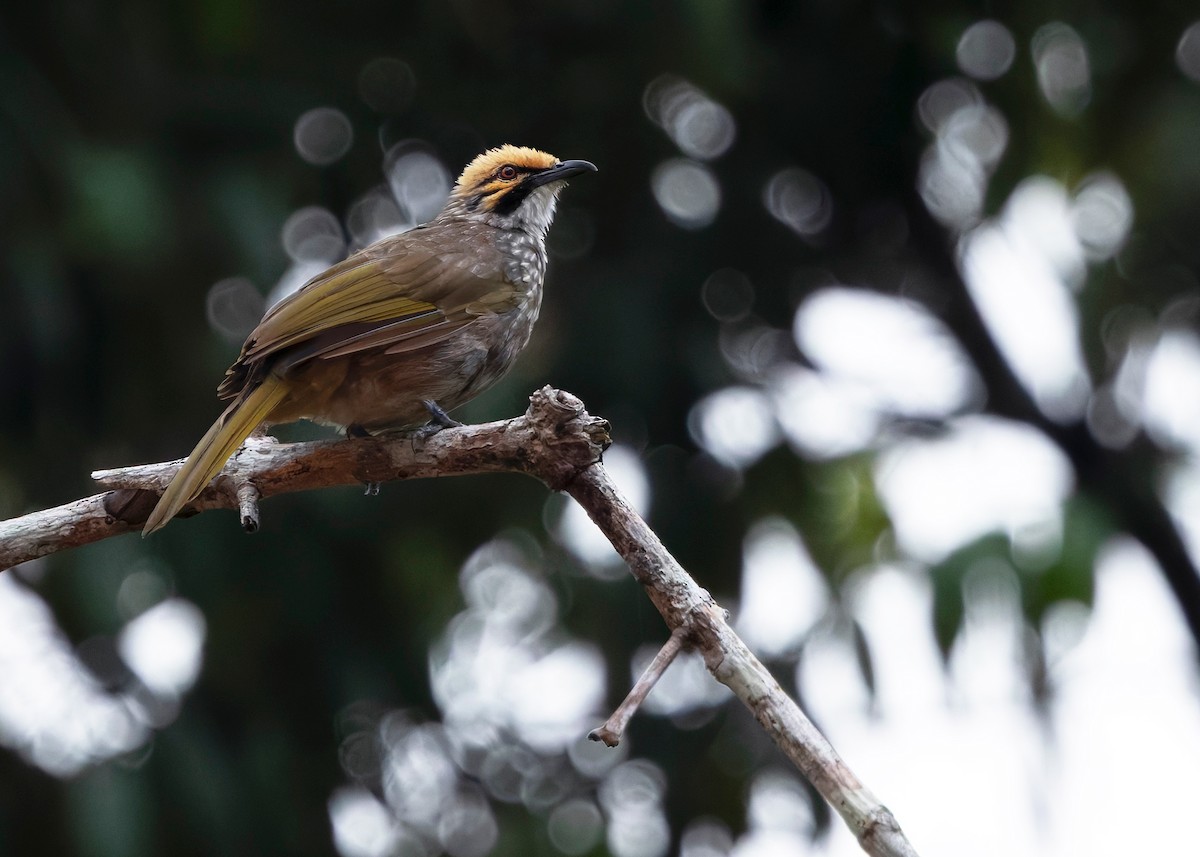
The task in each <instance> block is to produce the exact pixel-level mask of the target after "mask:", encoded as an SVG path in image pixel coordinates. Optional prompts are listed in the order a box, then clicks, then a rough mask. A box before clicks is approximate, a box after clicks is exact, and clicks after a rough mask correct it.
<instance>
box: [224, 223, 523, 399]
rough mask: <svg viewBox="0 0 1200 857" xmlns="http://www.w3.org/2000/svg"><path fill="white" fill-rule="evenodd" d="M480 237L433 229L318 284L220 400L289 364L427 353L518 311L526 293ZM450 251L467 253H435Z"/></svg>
mask: <svg viewBox="0 0 1200 857" xmlns="http://www.w3.org/2000/svg"><path fill="white" fill-rule="evenodd" d="M460 231H463V230H460ZM473 232H474V230H465V231H463V234H447V232H446V230H445V229H442V230H439V229H436V228H435V227H432V226H431V227H426V228H424V229H421V230H415V231H414V232H410V233H404V234H402V235H397V236H395V237H393V238H389V239H385V240H383V241H380V242H378V243H376V244H373V245H371V246H370V247H367V248H365V249H363V250H361V251H359V252H358V253H355V254H354V255H353V256H350V257H349V258H347V259H346V260H345V261H343V262H340V263H338V264H337V265H334V266H333V267H331V268H330V269H329V270H327V271H325V272H323V273H321V274H319V275H317V276H316V277H314V278H313V279H311V280H309V281H308V282H307V283H306V284H305V285H304V286H302V287H301V288H300V289H299V290H298V291H296V292H294V293H293V294H291V295H289V296H288V297H287V298H285V299H283V300H282V301H280V302H279V303H278V304H276V305H275V306H274V307H272V308H271V309H270V310H269V311H268V312H267V314H266V315H265V316H264V317H263V320H262V321H261V322H260V323H259V325H258V327H256V328H255V329H254V331H253V332H252V333H251V334H250V336H249V337H248V338H247V340H246V344H245V345H244V346H243V347H242V353H241V356H240V357H239V358H238V360H237V362H236V363H234V365H233V366H231V367H230V369H229V371H228V372H227V373H226V377H225V380H224V381H223V382H222V383H221V386H220V387H219V388H218V390H217V393H218V395H220V396H221V397H222V398H230V397H232V396H235V395H237V393H238V392H239V391H240V390H241V389H242V387H243V386H244V385H245V383H246V382H247V380H248V379H250V378H251V377H253V376H255V375H257V374H258V373H259V372H261V371H263V370H265V368H266V367H267V366H268V365H274V364H275V363H276V361H277V360H279V359H285V360H286V361H287V365H288V366H289V367H290V366H295V365H296V364H298V363H301V362H304V361H306V360H313V359H319V358H332V357H340V356H344V355H346V354H351V353H354V352H355V351H361V350H364V349H369V348H386V349H387V350H389V351H393V352H395V351H404V350H408V349H411V348H419V347H423V346H427V345H430V344H433V343H435V342H438V341H440V340H442V339H444V338H445V337H448V336H450V335H451V334H453V333H455V332H456V331H458V330H460V329H461V328H463V327H464V326H466V325H467V324H470V323H471V322H473V321H474V320H475V319H477V318H479V317H480V316H481V315H485V314H488V313H496V312H504V311H505V310H508V309H511V308H512V307H514V306H516V303H517V299H518V293H517V289H516V288H515V287H514V286H513V285H512V284H511V283H509V282H508V281H507V280H506V279H505V278H504V277H503V276H502V275H501V273H500V265H499V264H498V260H496V261H497V264H487V263H486V259H485V258H482V257H484V256H486V254H487V253H488V252H489V251H490V252H491V253H495V250H492V249H490V248H489V247H488V246H487V244H486V243H485V242H482V243H481V242H479V241H478V240H477V239H478V237H479V236H476V235H474V234H473ZM439 233H441V234H440V235H439ZM447 244H449V245H452V246H456V247H457V248H458V249H456V250H453V251H445V250H443V251H441V252H439V251H438V250H436V249H435V248H436V247H438V246H439V245H441V246H445V245H447Z"/></svg>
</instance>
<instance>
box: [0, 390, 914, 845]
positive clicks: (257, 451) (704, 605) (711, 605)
mask: <svg viewBox="0 0 1200 857" xmlns="http://www.w3.org/2000/svg"><path fill="white" fill-rule="evenodd" d="M608 444H609V436H608V423H607V422H606V421H605V420H602V419H599V418H596V417H592V416H591V415H589V414H588V412H587V411H586V410H585V409H584V407H583V403H582V402H581V401H579V399H577V398H576V397H575V396H572V395H571V394H570V393H565V392H562V391H559V390H553V389H551V388H549V387H544V388H542V389H541V390H539V391H538V392H536V393H534V395H533V396H531V397H530V405H529V410H528V411H527V412H526V413H525V414H524V415H523V416H520V417H516V418H514V419H511V420H504V421H502V422H494V423H485V424H483V425H475V426H463V427H461V428H451V429H445V430H443V431H441V432H438V433H437V434H435V435H433V436H432V437H428V438H426V439H424V440H417V439H415V438H412V437H407V436H396V437H391V438H363V439H357V438H356V439H347V440H335V441H318V442H313V443H293V444H280V443H276V442H275V441H273V440H271V439H269V438H258V437H255V438H251V439H250V440H249V441H247V443H246V445H245V446H243V447H242V449H241V450H239V451H238V452H237V454H235V455H234V457H233V458H232V459H230V461H229V463H228V464H227V465H226V466H225V469H224V470H223V471H222V472H221V475H220V476H218V477H217V479H215V480H214V482H213V484H212V485H210V486H209V487H208V488H206V489H205V490H204V492H203V493H202V494H201V495H200V496H199V497H197V498H196V500H195V501H193V502H192V503H191V504H190V505H188V506H187V507H186V508H185V509H184V514H195V513H197V512H202V511H204V510H206V509H217V508H229V509H238V510H239V517H240V519H241V523H242V526H243V527H245V528H246V529H248V530H253V529H256V528H257V527H258V525H259V507H258V506H259V501H260V500H262V499H265V498H268V497H271V496H274V495H275V494H283V493H287V492H291V491H306V490H309V489H313V488H324V487H329V486H333V485H349V484H354V483H367V484H370V483H376V482H387V481H391V480H397V479H415V478H423V477H431V476H456V475H466V474H472V473H497V472H517V473H525V474H528V475H530V476H534V477H536V478H537V479H540V480H541V481H542V482H544V483H545V484H546V485H547V486H548V487H549V488H551V489H552V490H555V491H566V492H567V493H569V494H570V495H571V496H572V497H573V498H574V499H575V500H576V501H577V502H578V503H579V504H580V505H582V506H583V508H584V509H585V510H587V513H588V514H589V515H590V516H591V518H592V520H593V521H595V522H596V524H597V525H598V526H599V527H600V529H601V530H602V531H603V532H604V535H605V536H606V537H607V538H608V539H609V541H611V542H612V544H613V546H614V547H615V548H616V549H617V552H618V553H620V554H621V556H622V557H623V558H624V559H625V561H626V562H627V563H628V564H629V568H630V571H632V572H633V576H634V577H635V578H636V579H637V581H638V582H639V583H641V584H642V586H643V587H644V588H645V590H646V593H647V594H648V595H649V597H650V600H651V601H653V602H654V605H655V607H657V608H658V610H659V612H660V613H661V614H662V616H663V618H664V619H665V620H666V623H667V625H668V627H669V628H670V629H671V631H672V637H673V639H674V640H675V641H676V644H674V645H672V646H670V647H669V655H670V656H671V657H673V654H674V652H675V651H677V649H678V647H679V646H681V645H684V644H685V643H686V645H689V646H691V647H694V648H695V649H696V650H697V651H699V652H700V653H701V654H702V655H703V657H704V660H705V663H706V664H707V665H708V668H709V671H710V672H712V674H713V675H714V676H715V677H716V678H717V680H718V681H720V682H722V683H723V684H725V685H726V686H728V687H729V688H730V689H731V690H732V691H733V692H734V694H735V695H737V697H738V698H739V699H741V700H742V702H744V703H745V704H746V706H747V707H748V708H749V709H750V710H751V712H753V714H754V716H755V718H757V720H758V722H759V723H760V724H761V725H762V727H763V728H764V729H765V730H766V731H767V734H768V735H770V737H771V738H772V740H774V741H775V743H776V744H778V745H779V747H780V749H782V750H783V752H784V754H785V755H786V756H787V757H788V758H789V759H790V760H791V761H792V762H793V763H794V764H795V765H796V767H798V768H799V769H800V771H801V772H802V773H803V774H804V775H805V776H806V777H807V778H808V779H809V781H810V782H811V783H812V784H813V785H814V786H815V787H816V789H817V790H818V791H819V792H820V793H821V794H822V795H823V796H824V797H825V799H826V800H827V801H829V803H830V805H831V806H833V808H834V809H835V810H837V812H838V814H839V815H841V817H842V818H843V819H844V820H845V822H846V824H847V825H848V826H849V827H850V829H851V830H852V831H853V832H854V834H855V835H856V836H857V837H858V841H859V842H860V843H861V845H862V847H863V849H864V851H866V852H867V853H868V854H871V855H875V856H876V857H885V855H886V857H915V855H916V852H915V851H914V850H913V848H912V846H911V845H909V843H908V840H907V839H905V837H904V834H903V833H902V832H901V830H900V827H899V825H898V824H897V823H896V820H895V818H894V817H893V816H892V814H891V812H889V811H888V809H887V808H886V807H885V806H883V805H882V804H881V803H880V802H879V801H878V800H877V799H876V798H875V796H874V795H872V794H871V792H870V791H869V790H868V789H867V788H866V787H865V786H864V785H863V784H862V783H861V782H859V780H858V778H857V777H856V776H855V775H854V773H853V772H852V771H851V770H850V769H849V768H848V767H846V764H845V763H844V762H843V761H842V760H841V758H840V757H839V756H838V754H837V752H836V751H835V750H834V749H833V747H832V746H831V745H830V744H829V742H828V741H826V740H825V738H824V736H822V735H821V733H820V732H819V731H817V728H816V727H815V726H813V724H812V723H811V722H810V721H809V719H808V718H807V717H805V715H804V713H803V712H802V711H801V710H800V708H799V706H797V705H796V703H795V702H794V701H793V700H792V699H791V698H789V697H788V695H787V694H786V693H784V691H783V689H782V688H781V687H780V686H779V683H778V682H776V681H775V679H774V678H773V677H772V676H771V674H770V672H768V671H767V668H766V667H765V666H763V664H762V663H761V662H760V661H759V660H758V659H757V658H756V657H755V656H754V655H753V653H751V652H750V650H749V649H748V648H747V647H746V644H745V643H743V642H742V640H741V638H739V637H738V636H737V634H736V633H734V631H733V629H732V628H731V627H730V626H729V623H728V622H727V620H726V615H725V611H724V610H722V609H721V607H720V606H719V605H718V604H717V603H716V602H715V601H714V600H713V598H712V596H710V595H709V594H708V593H707V592H706V591H704V590H703V589H701V588H700V587H699V586H697V585H696V582H695V581H694V580H692V578H691V577H690V576H689V575H688V573H687V572H686V571H684V569H683V568H682V566H680V565H679V563H678V562H677V561H676V560H675V558H674V557H673V556H671V554H670V553H669V552H668V551H667V549H666V548H665V547H664V546H663V544H662V542H661V541H659V539H658V536H656V535H655V534H654V532H653V530H651V529H650V527H649V525H648V524H647V523H646V522H645V521H644V520H643V519H642V518H641V516H640V515H638V513H637V512H636V511H635V510H634V509H633V507H631V506H630V505H629V503H628V502H627V501H626V500H625V498H624V497H623V496H622V495H621V493H620V491H618V490H617V488H616V486H615V485H614V484H613V482H612V480H611V479H610V478H609V476H608V473H607V471H606V470H605V469H604V466H603V465H602V464H601V463H600V457H601V454H602V453H603V452H604V450H605V449H606V448H607V447H608ZM180 464H181V462H179V461H173V462H164V463H160V464H147V465H143V466H138V467H124V468H120V469H117V470H105V471H101V472H98V473H94V474H93V477H94V478H95V479H96V481H97V482H99V483H100V484H101V485H102V486H105V487H106V488H108V489H109V490H108V491H106V492H105V493H103V494H97V495H95V496H92V497H87V498H84V499H82V500H76V501H75V502H73V503H68V504H66V505H64V506H58V507H56V508H53V509H46V510H44V511H41V512H34V513H32V514H30V515H25V516H24V517H21V518H14V519H13V520H10V521H5V522H3V523H0V568H9V567H11V566H13V565H16V564H18V563H21V562H25V561H26V560H30V559H33V558H35V557H39V556H45V555H46V554H50V553H54V552H56V551H60V550H65V549H66V548H71V547H77V546H79V545H84V544H88V543H90V542H94V541H99V540H101V539H104V538H108V537H109V536H115V535H119V534H121V533H126V532H130V531H133V530H138V529H140V528H141V526H142V524H143V523H144V522H145V520H146V517H147V516H148V515H149V514H150V511H151V509H153V508H154V504H155V502H156V500H157V498H158V495H159V494H160V493H161V492H162V490H163V489H164V488H165V487H166V485H167V483H168V482H169V481H170V480H171V477H172V476H173V475H174V474H175V471H176V470H178V469H179V466H180ZM664 658H665V661H666V662H668V663H669V660H670V657H668V656H664ZM663 666H664V667H665V663H664V665H663Z"/></svg>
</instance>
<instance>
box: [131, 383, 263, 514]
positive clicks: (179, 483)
mask: <svg viewBox="0 0 1200 857" xmlns="http://www.w3.org/2000/svg"><path fill="white" fill-rule="evenodd" d="M286 395H287V387H286V386H285V385H284V384H283V382H282V381H280V380H279V379H278V378H274V377H268V378H267V379H266V380H265V381H263V382H262V383H261V384H260V385H259V386H257V387H255V388H254V389H253V390H251V391H250V392H249V393H247V394H245V395H244V396H239V397H238V398H237V399H236V400H235V401H234V402H232V403H231V404H230V405H229V407H228V408H226V409H225V413H223V414H221V416H220V418H219V419H218V420H217V421H216V422H215V423H213V426H212V428H210V429H209V430H208V431H207V432H206V433H205V435H204V437H202V438H200V442H199V443H198V444H196V448H195V449H193V450H192V454H191V455H189V456H188V458H187V461H185V462H184V464H183V467H181V468H179V472H178V473H176V474H175V478H174V479H172V480H171V484H170V485H168V486H167V490H166V491H164V492H163V495H162V497H160V498H159V500H158V505H156V506H155V507H154V511H153V512H151V513H150V517H149V518H147V519H146V526H145V527H144V528H143V529H142V535H143V536H148V535H150V534H151V533H152V532H154V531H155V530H157V529H160V528H162V527H163V526H165V525H166V523H167V521H169V520H171V519H172V518H174V517H175V516H176V515H177V514H178V513H179V510H180V509H182V508H183V507H184V506H186V505H187V504H188V503H190V502H191V501H192V500H194V499H195V498H196V495H198V494H199V493H200V492H201V491H203V490H204V487H205V486H206V485H208V483H209V480H211V479H212V478H213V477H214V476H216V475H217V474H218V473H220V472H221V468H222V467H224V466H225V462H226V461H228V460H229V456H231V455H233V453H234V452H236V451H237V448H238V447H239V446H241V445H242V441H244V440H245V439H246V438H248V437H249V436H250V433H251V432H252V431H254V429H255V428H256V427H257V426H258V425H259V424H260V423H261V422H262V421H263V420H265V419H266V418H267V416H268V415H269V414H270V413H271V411H272V410H274V409H275V406H276V405H278V404H279V403H280V402H281V401H283V399H284V397H285V396H286Z"/></svg>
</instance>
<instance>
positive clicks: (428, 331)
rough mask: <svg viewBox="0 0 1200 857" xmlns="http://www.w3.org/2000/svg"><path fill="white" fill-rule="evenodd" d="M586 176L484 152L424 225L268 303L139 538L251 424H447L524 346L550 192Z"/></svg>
mask: <svg viewBox="0 0 1200 857" xmlns="http://www.w3.org/2000/svg"><path fill="white" fill-rule="evenodd" d="M595 171H596V166H595V165H594V164H592V163H591V162H589V161H582V160H566V161H563V160H559V159H558V158H556V157H554V156H553V155H550V154H547V153H546V152H543V151H540V150H538V149H531V148H526V147H523V146H513V145H503V146H499V147H496V148H493V149H489V150H487V151H485V152H484V153H482V154H481V155H479V156H478V157H476V158H475V159H474V160H472V161H471V162H470V163H469V164H467V166H466V167H465V168H464V169H463V171H462V174H461V175H460V176H459V177H458V180H457V181H456V182H455V185H454V188H453V189H452V190H451V192H450V196H449V198H448V199H447V201H446V204H445V206H444V207H443V208H442V210H441V212H440V213H439V214H438V215H437V216H436V217H435V218H434V219H433V220H431V221H429V222H428V223H425V224H423V225H421V226H418V227H416V228H414V229H410V230H409V231H407V232H403V233H400V234H398V235H393V236H390V237H386V238H383V239H381V240H380V241H377V242H375V243H374V244H371V245H369V246H367V247H364V248H363V249H361V250H359V251H358V252H356V253H354V254H352V255H350V256H348V257H347V258H346V259H345V260H344V261H342V262H339V263H337V264H335V265H333V266H332V267H330V268H329V269H328V270H326V271H324V272H322V273H320V274H318V275H317V276H315V277H313V278H312V279H311V280H309V281H308V282H307V283H305V284H304V285H303V286H301V287H300V289H299V290H297V291H296V292H294V293H292V294H291V295H289V296H288V297H286V298H284V299H283V300H281V301H280V302H279V303H277V304H275V305H274V306H273V307H271V308H270V309H269V310H268V311H267V313H266V314H265V315H264V316H263V319H262V321H261V322H259V324H258V326H257V327H256V328H255V329H254V330H253V331H251V333H250V335H249V336H248V337H247V339H246V342H245V344H244V345H243V346H242V350H241V354H240V355H239V356H238V358H237V360H236V361H235V362H234V364H233V365H232V366H231V367H230V368H229V369H228V370H227V371H226V373H225V378H224V380H223V381H222V382H221V384H220V386H219V387H218V388H217V395H218V396H219V398H221V399H222V400H228V401H229V404H228V406H227V407H226V408H225V410H224V412H222V414H221V415H220V417H219V418H218V419H217V421H216V422H215V423H214V424H213V425H212V427H211V428H210V429H209V430H208V432H207V433H205V435H204V437H202V438H201V439H200V441H199V443H197V444H196V448H195V449H193V450H192V453H191V454H190V455H189V456H188V457H187V460H186V461H185V462H184V464H183V465H182V466H181V467H180V469H179V471H178V472H177V473H176V474H175V476H174V477H173V478H172V480H171V482H170V484H169V485H168V486H167V488H166V490H165V491H164V492H163V494H162V496H161V497H160V498H159V500H158V502H157V504H156V505H155V507H154V510H153V511H152V512H151V513H150V516H149V518H148V519H147V520H146V524H145V527H144V528H143V530H142V534H143V536H146V535H149V534H150V533H152V532H154V531H155V530H158V529H160V528H162V527H163V526H165V525H166V523H167V522H168V521H170V520H171V519H172V518H173V517H175V515H176V514H178V513H179V511H180V510H182V509H183V508H184V506H186V505H187V504H188V503H190V502H191V501H192V500H194V499H195V498H196V496H197V495H199V494H200V492H201V491H203V490H204V488H205V486H207V485H208V483H209V481H210V480H211V479H212V478H213V477H215V476H216V475H217V474H218V473H220V472H221V469H222V468H223V467H224V466H225V462H226V461H228V460H229V458H230V456H232V455H233V453H234V452H235V451H236V450H237V449H238V448H239V447H240V446H241V445H242V442H243V441H245V440H246V438H247V437H249V436H250V434H251V433H252V432H253V431H254V430H255V429H256V428H258V427H259V426H261V425H266V426H269V425H275V424H280V423H289V422H294V421H296V420H300V419H307V420H310V421H312V422H315V423H319V424H324V425H330V426H335V427H338V428H340V429H342V430H344V431H345V432H346V434H347V435H348V436H354V437H364V436H370V435H375V434H380V433H384V432H388V431H395V430H400V429H407V428H414V427H418V426H421V425H422V424H423V423H424V424H426V425H429V426H430V428H431V429H433V430H436V429H437V428H438V427H440V426H450V425H458V423H457V422H455V421H454V420H453V419H452V418H451V417H450V416H449V414H448V413H447V412H448V411H451V410H453V409H454V408H456V407H458V406H459V405H461V404H463V403H464V402H467V401H468V400H470V399H472V398H474V397H475V396H477V395H478V394H479V393H482V392H483V391H484V390H486V389H487V388H488V387H490V386H491V385H492V384H494V383H495V382H496V381H498V380H499V379H500V378H501V377H503V376H504V374H505V373H506V372H507V371H508V370H509V368H510V367H511V366H512V364H513V362H514V361H515V360H516V358H517V355H518V354H520V352H521V350H522V349H523V348H524V347H525V346H526V344H527V343H528V342H529V337H530V334H531V333H532V331H533V325H534V322H535V321H536V320H537V316H538V311H539V309H540V308H541V302H542V284H543V280H544V279H545V274H546V262H547V259H546V233H547V231H548V230H549V228H550V224H551V222H552V221H553V219H554V213H555V208H556V206H557V201H558V195H559V193H560V192H561V190H562V189H563V187H565V185H566V180H567V179H570V178H572V177H574V176H578V175H581V174H584V173H588V172H595ZM426 421H428V422H426Z"/></svg>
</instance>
